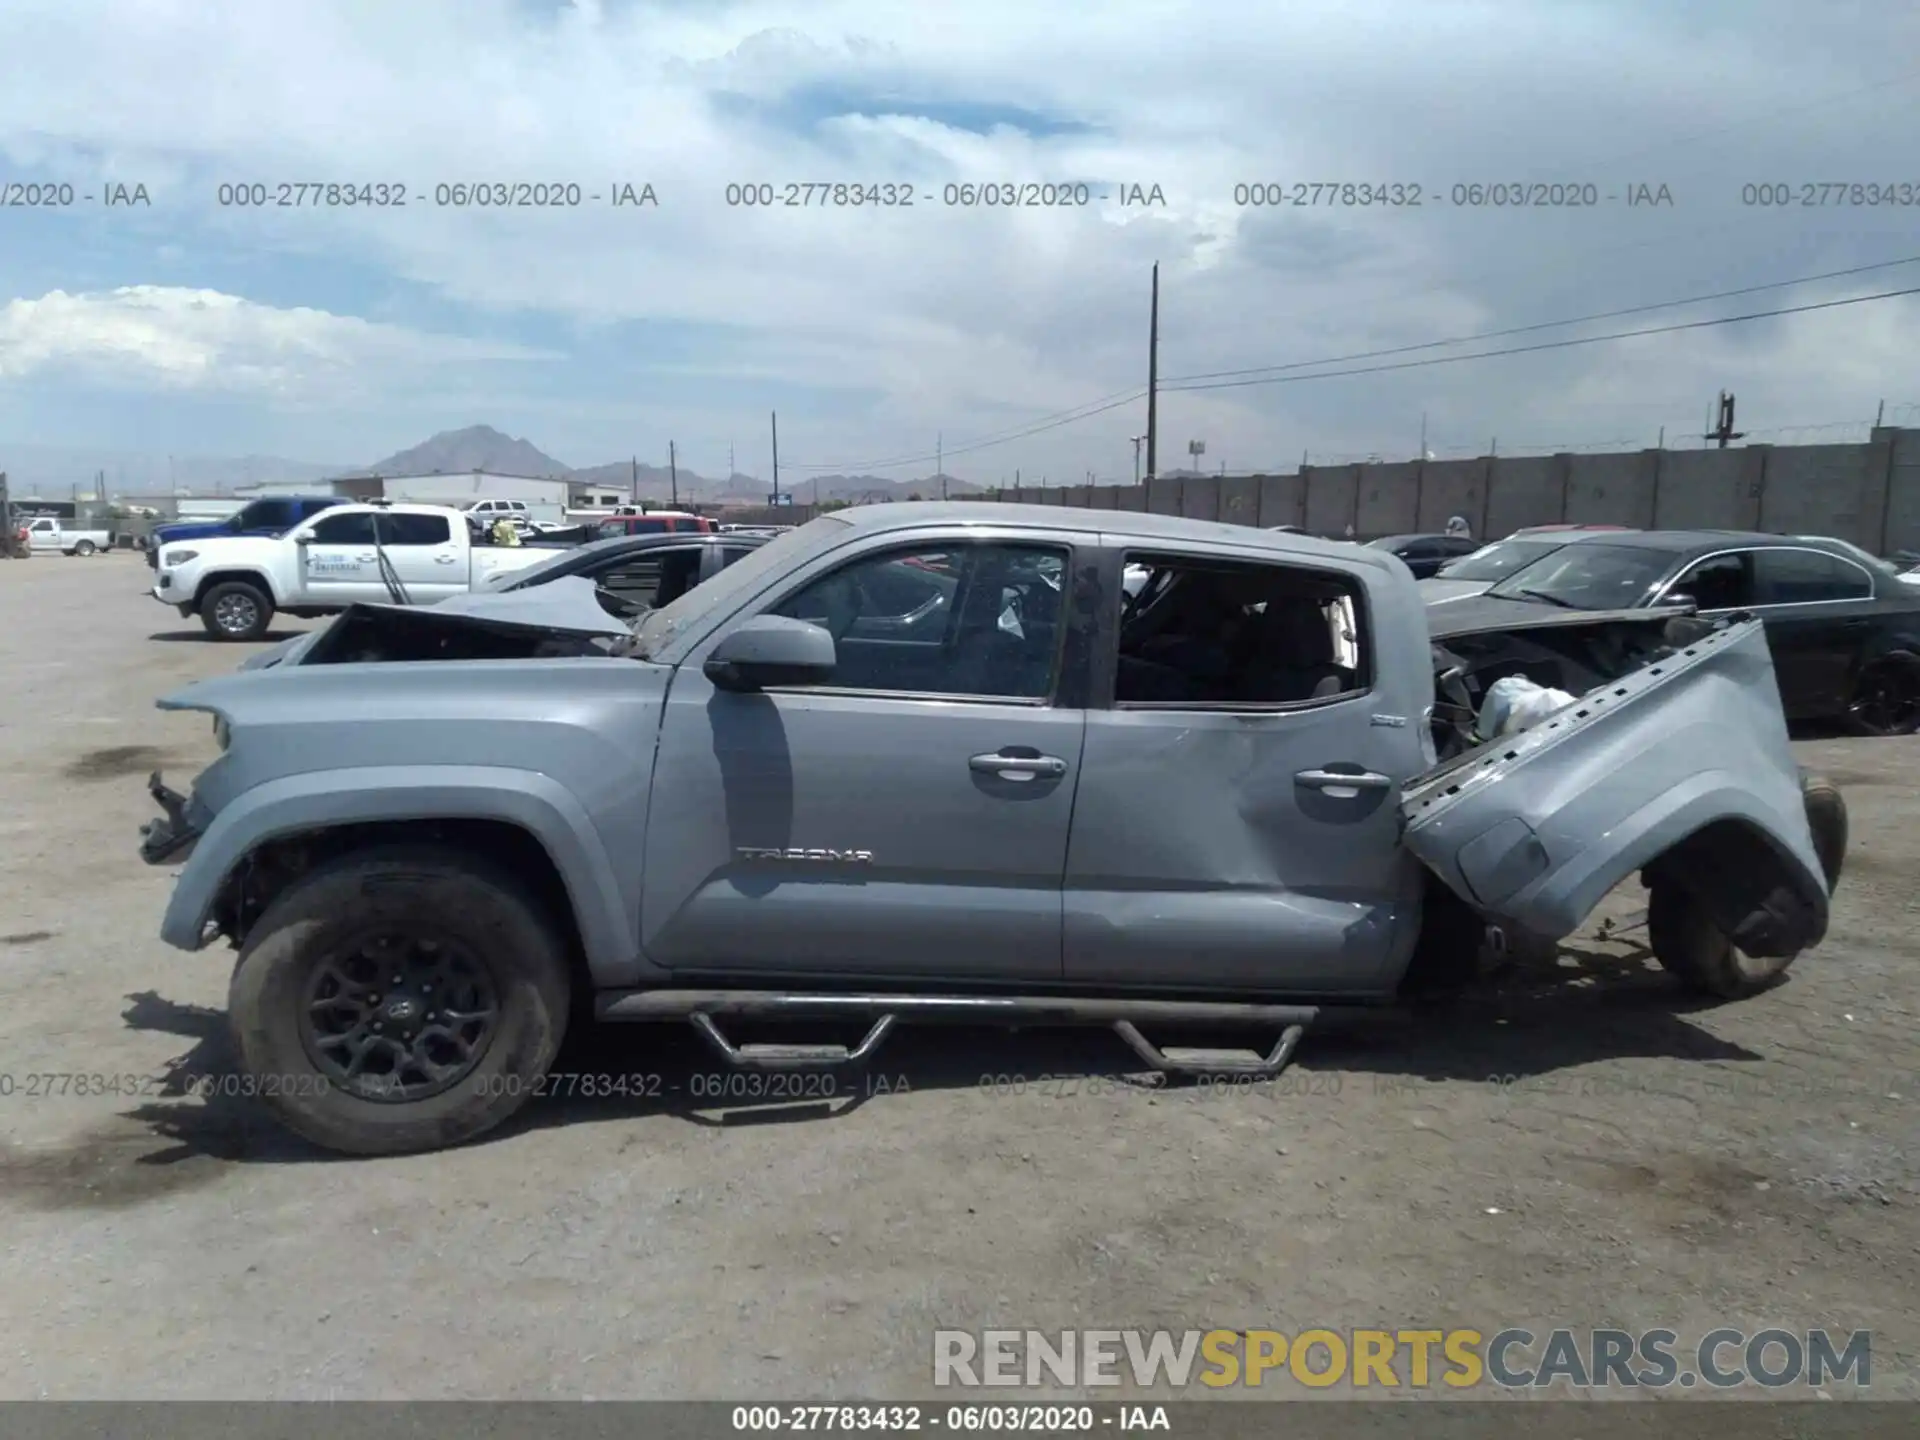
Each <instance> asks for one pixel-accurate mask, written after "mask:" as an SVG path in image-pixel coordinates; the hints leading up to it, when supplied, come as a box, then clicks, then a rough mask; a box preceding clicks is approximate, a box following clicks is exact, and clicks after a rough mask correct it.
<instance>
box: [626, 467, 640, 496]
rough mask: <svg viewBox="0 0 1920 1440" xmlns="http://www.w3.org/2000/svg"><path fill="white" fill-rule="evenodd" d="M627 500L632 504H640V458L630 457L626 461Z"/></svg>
mask: <svg viewBox="0 0 1920 1440" xmlns="http://www.w3.org/2000/svg"><path fill="white" fill-rule="evenodd" d="M627 499H628V500H629V501H631V502H632V503H633V504H635V505H638V504H639V503H640V457H639V456H638V455H634V456H630V457H629V458H628V460H627Z"/></svg>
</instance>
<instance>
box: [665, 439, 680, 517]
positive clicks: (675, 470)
mask: <svg viewBox="0 0 1920 1440" xmlns="http://www.w3.org/2000/svg"><path fill="white" fill-rule="evenodd" d="M667 484H668V485H670V486H671V487H672V489H671V491H670V492H669V493H670V494H671V495H672V496H673V508H674V509H676V510H678V509H679V508H680V453H679V451H678V449H677V448H676V447H675V446H674V443H673V441H671V440H669V441H667Z"/></svg>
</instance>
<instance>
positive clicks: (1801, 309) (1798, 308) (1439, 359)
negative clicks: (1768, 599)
mask: <svg viewBox="0 0 1920 1440" xmlns="http://www.w3.org/2000/svg"><path fill="white" fill-rule="evenodd" d="M1902 295H1920V285H1914V286H1909V287H1908V288H1907V289H1905V290H1883V291H1881V292H1880V293H1879V294H1877V295H1851V296H1848V297H1847V298H1846V299H1844V300H1821V301H1818V302H1816V303H1814V304H1811V305H1787V306H1783V307H1782V308H1780V309H1778V310H1756V311H1754V312H1753V313H1751V314H1749V315H1722V316H1719V317H1717V318H1715V319H1712V320H1689V321H1686V322H1685V323H1683V324H1679V325H1651V326H1648V327H1647V328H1646V329H1644V330H1619V331H1615V332H1614V333H1613V334H1611V335H1582V336H1577V337H1575V338H1574V339H1571V340H1543V341H1542V342H1541V343H1540V344H1538V345H1514V346H1510V347H1509V348H1507V349H1505V350H1482V351H1479V352H1477V353H1475V354H1472V355H1435V356H1432V357H1430V358H1428V359H1425V360H1402V361H1399V362H1398V363H1396V364H1393V365H1367V366H1362V367H1360V368H1359V369H1355V370H1321V371H1317V372H1316V373H1314V374H1312V375H1276V376H1271V377H1268V378H1265V379H1257V380H1216V381H1214V382H1213V383H1212V384H1210V385H1175V386H1170V387H1168V388H1169V389H1171V390H1174V391H1176V392H1185V391H1189V390H1234V389H1238V388H1240V387H1241V386H1244V385H1288V384H1292V383H1294V382H1296V381H1300V380H1333V379H1337V378H1339V377H1341V376H1344V375H1379V374H1382V373H1383V372H1385V371H1388V370H1418V369H1422V368H1424V367H1425V366H1428V365H1457V364H1459V363H1460V362H1461V361H1463V360H1492V359H1495V358H1497V357H1498V356H1501V355H1531V354H1534V353H1535V352H1537V351H1541V350H1570V349H1572V348H1573V347H1574V346H1576V345H1599V344H1603V343H1604V342H1606V341H1609V340H1634V339H1638V338H1639V337H1640V336H1643V335H1673V334H1677V333H1678V332H1680V331H1682V330H1706V329H1710V328H1712V327H1713V326H1715V325H1738V324H1740V323H1741V322H1743V321H1747V320H1770V319H1773V318H1774V317H1775V316H1779V315H1804V314H1807V313H1808V312H1809V311H1813V310H1833V309H1837V308H1838V307H1839V306H1842V305H1864V304H1866V303H1867V302H1868V301H1871V300H1893V299H1897V298H1899V297H1900V296H1902Z"/></svg>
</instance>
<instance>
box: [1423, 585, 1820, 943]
mask: <svg viewBox="0 0 1920 1440" xmlns="http://www.w3.org/2000/svg"><path fill="white" fill-rule="evenodd" d="M1401 815H1402V819H1403V822H1404V825H1405V840H1406V844H1407V847H1408V848H1409V849H1410V850H1412V851H1413V853H1414V854H1415V855H1417V856H1418V857H1419V858H1420V859H1421V860H1422V861H1423V862H1424V863H1425V864H1426V865H1427V866H1428V867H1430V868H1431V869H1432V870H1433V871H1434V872H1435V873H1437V874H1438V875H1439V876H1440V878H1441V879H1442V880H1444V881H1446V883H1447V885H1448V886H1449V887H1450V888H1452V889H1453V890H1454V891H1455V892H1456V893H1457V894H1459V895H1460V897H1461V898H1462V899H1464V900H1466V901H1468V902H1469V903H1470V904H1472V905H1474V906H1476V907H1477V908H1479V909H1480V910H1482V911H1485V912H1486V913H1488V914H1490V915H1492V916H1494V917H1496V918H1497V919H1499V920H1501V921H1504V922H1506V923H1509V924H1512V925H1516V926H1518V927H1520V928H1522V929H1524V930H1528V931H1532V932H1534V933H1536V934H1539V935H1541V936H1544V937H1547V938H1549V939H1558V938H1560V937H1562V936H1565V935H1569V934H1571V933H1572V932H1573V931H1575V930H1576V929H1578V928H1579V927H1580V925H1581V924H1582V923H1583V922H1584V921H1585V920H1586V918H1587V916H1588V915H1589V914H1590V913H1592V911H1593V908H1594V906H1596V905H1597V904H1599V902H1600V900H1601V898H1602V897H1603V896H1605V895H1606V893H1607V892H1608V891H1609V890H1611V889H1612V888H1613V887H1614V886H1615V885H1617V884H1619V883H1620V881H1622V880H1624V879H1625V878H1626V877H1627V876H1629V875H1631V874H1633V873H1634V872H1635V871H1637V870H1640V869H1641V868H1642V867H1644V866H1646V865H1648V864H1649V863H1651V862H1652V861H1654V860H1655V859H1657V858H1658V857H1660V856H1661V855H1663V854H1665V853H1666V852H1668V851H1670V850H1672V849H1673V847H1675V846H1676V845H1679V844H1680V843H1681V842H1682V841H1688V842H1690V843H1689V844H1688V847H1687V849H1686V850H1685V851H1683V852H1681V853H1680V855H1679V856H1677V857H1675V859H1674V860H1673V861H1670V862H1669V863H1684V864H1687V865H1688V866H1689V869H1690V874H1693V873H1696V867H1697V874H1698V876H1699V877H1700V879H1701V882H1702V883H1703V884H1704V885H1706V886H1708V887H1709V888H1711V889H1712V890H1713V891H1714V892H1715V893H1714V894H1712V895H1711V896H1710V897H1709V898H1710V900H1711V901H1712V902H1713V908H1714V911H1715V916H1716V919H1718V920H1719V921H1721V923H1722V926H1723V928H1724V929H1725V930H1726V931H1727V932H1728V933H1729V934H1730V935H1732V936H1733V937H1734V939H1735V942H1736V943H1737V944H1738V945H1739V946H1740V948H1742V949H1743V950H1746V951H1747V952H1748V953H1750V954H1754V955H1790V954H1796V953H1798V952H1799V951H1801V950H1804V949H1806V948H1807V947H1809V946H1811V945H1816V944H1818V943H1819V942H1820V939H1821V937H1822V936H1823V935H1824V934H1825V933H1826V928H1827V886H1826V882H1825V879H1824V876H1823V872H1822V871H1821V868H1820V861H1819V858H1818V856H1817V854H1816V853H1815V851H1814V848H1813V837H1812V835H1811V833H1810V832H1809V829H1808V826H1807V816H1806V808H1805V802H1804V800H1803V798H1802V793H1801V781H1800V771H1799V767H1798V766H1797V765H1796V763H1795V761H1794V758H1793V752H1792V750H1791V748H1790V747H1789V744H1788V740H1787V726H1786V720H1785V718H1784V717H1783V715H1782V714H1781V711H1780V692H1779V688H1778V686H1777V684H1776V682H1775V679H1774V673H1773V660H1772V657H1771V655H1770V654H1769V652H1768V649H1767V640H1766V635H1765V632H1764V631H1763V629H1762V628H1761V625H1760V622H1759V621H1757V620H1753V621H1746V622H1743V623H1740V624H1738V625H1733V626H1730V627H1728V628H1727V629H1725V630H1720V631H1716V632H1714V633H1712V634H1710V635H1708V636H1706V637H1705V638H1704V639H1702V640H1699V641H1697V642H1696V643H1694V644H1692V645H1690V646H1688V647H1686V648H1685V649H1684V650H1682V651H1680V652H1679V653H1678V654H1676V655H1673V656H1671V657H1668V658H1666V659H1663V660H1659V661H1656V662H1655V663H1653V664H1651V665H1648V666H1645V667H1644V668H1642V669H1640V670H1637V671H1634V672H1633V673H1632V674H1630V675H1628V676H1626V677H1625V678H1623V679H1621V680H1619V681H1616V682H1615V683H1613V684H1611V685H1607V686H1605V687H1603V688H1601V689H1597V690H1594V691H1591V692H1589V693H1588V694H1587V695H1585V696H1583V697H1582V698H1581V699H1580V700H1579V701H1577V702H1576V703H1575V704H1573V705H1571V706H1568V707H1567V708H1566V709H1564V710H1562V711H1560V712H1559V713H1558V714H1557V715H1555V716H1553V718H1551V719H1549V720H1546V721H1543V722H1541V723H1540V724H1538V725H1536V726H1535V727H1534V728H1532V729H1531V730H1527V731H1524V732H1522V733H1521V734H1519V735H1512V736H1507V737H1504V738H1502V739H1499V740H1495V741H1492V742H1491V743H1489V744H1487V745H1483V746H1481V747H1479V748H1478V749H1475V750H1470V751H1468V752H1467V753H1466V754H1464V755H1460V756H1457V757H1456V758H1454V759H1453V760H1451V761H1449V762H1448V763H1447V764H1445V765H1443V766H1441V767H1439V768H1438V769H1435V770H1431V771H1428V772H1427V773H1426V774H1425V775H1423V776H1421V777H1419V778H1418V779H1417V780H1414V781H1413V782H1411V783H1410V784H1409V785H1408V786H1407V787H1406V789H1405V791H1404V792H1403V795H1402V799H1401Z"/></svg>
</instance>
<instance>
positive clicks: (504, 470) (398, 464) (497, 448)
mask: <svg viewBox="0 0 1920 1440" xmlns="http://www.w3.org/2000/svg"><path fill="white" fill-rule="evenodd" d="M474 470H491V471H492V472H493V473H494V474H496V475H532V476H549V475H552V476H559V475H571V474H572V473H573V472H572V469H571V467H569V466H567V465H564V464H562V463H561V462H560V461H558V460H556V459H554V458H553V457H552V456H551V455H549V454H547V453H546V452H545V451H544V450H541V449H539V448H538V447H537V446H534V445H531V444H529V443H528V442H527V441H525V440H519V439H516V438H515V437H513V436H511V435H502V434H501V433H500V432H499V431H498V430H496V429H494V428H493V427H492V426H491V425H469V426H468V427H467V428H466V429H464V430H442V431H441V432H440V433H439V434H438V435H435V436H433V437H432V438H431V439H429V440H424V441H422V442H421V443H420V444H418V445H415V446H414V447H413V448H412V449H410V450H401V451H398V452H397V453H395V454H392V455H389V456H387V458H386V459H384V460H376V461H375V462H374V463H373V464H372V465H369V466H368V467H367V469H366V471H365V472H363V473H366V474H372V475H436V474H438V475H461V474H466V473H468V472H470V471H474Z"/></svg>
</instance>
